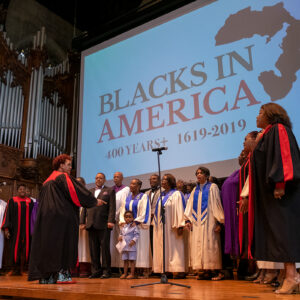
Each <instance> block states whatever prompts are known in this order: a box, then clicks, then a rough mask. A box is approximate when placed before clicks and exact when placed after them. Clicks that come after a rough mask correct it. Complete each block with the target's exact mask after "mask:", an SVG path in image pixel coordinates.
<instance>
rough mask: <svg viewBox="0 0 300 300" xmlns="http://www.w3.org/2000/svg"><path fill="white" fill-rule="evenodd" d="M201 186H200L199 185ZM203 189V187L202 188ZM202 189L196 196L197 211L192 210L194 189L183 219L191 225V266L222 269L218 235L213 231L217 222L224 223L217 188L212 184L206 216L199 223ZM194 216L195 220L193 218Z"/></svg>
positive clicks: (195, 268)
mask: <svg viewBox="0 0 300 300" xmlns="http://www.w3.org/2000/svg"><path fill="white" fill-rule="evenodd" d="M201 186H202V185H201ZM202 188H203V187H202ZM202 188H201V190H200V191H199V195H198V209H197V211H196V212H195V211H194V210H193V200H194V193H195V190H196V187H195V188H194V189H193V191H192V193H191V195H190V197H189V199H188V201H187V206H186V209H185V212H184V217H185V219H186V220H189V221H190V222H191V223H192V224H193V230H192V231H191V236H190V237H191V266H192V268H193V269H194V270H198V269H201V270H209V269H211V270H215V269H222V253H221V239H220V233H216V232H215V231H214V229H215V227H216V226H217V221H218V222H220V223H224V211H223V207H222V204H221V199H220V192H219V188H218V186H217V185H216V184H214V183H212V184H211V186H210V188H209V191H208V202H207V215H206V218H204V221H202V222H201V202H202ZM193 213H194V214H196V216H197V220H196V219H195V217H194V216H193Z"/></svg>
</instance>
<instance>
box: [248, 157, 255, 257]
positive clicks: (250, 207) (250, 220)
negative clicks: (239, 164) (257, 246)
mask: <svg viewBox="0 0 300 300" xmlns="http://www.w3.org/2000/svg"><path fill="white" fill-rule="evenodd" d="M251 158H252V155H251V156H250V160H249V162H250V163H249V175H248V176H249V200H248V201H249V202H248V259H253V256H252V252H251V248H252V242H253V232H254V201H253V193H252V169H251Z"/></svg>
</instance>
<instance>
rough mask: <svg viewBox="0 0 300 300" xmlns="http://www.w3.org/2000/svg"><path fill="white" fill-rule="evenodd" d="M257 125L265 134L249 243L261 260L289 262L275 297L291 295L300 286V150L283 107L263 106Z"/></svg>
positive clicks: (254, 165) (255, 160)
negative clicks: (298, 265)
mask: <svg viewBox="0 0 300 300" xmlns="http://www.w3.org/2000/svg"><path fill="white" fill-rule="evenodd" d="M256 122H257V127H259V128H262V129H263V133H262V136H261V138H260V140H259V141H258V144H257V145H256V147H255V149H254V151H253V154H252V157H251V170H250V176H249V180H250V184H249V187H250V190H251V193H250V194H249V196H250V197H249V202H250V203H249V218H250V219H251V221H252V220H254V221H255V222H254V228H253V227H252V228H250V230H249V235H250V239H249V240H250V241H252V240H253V241H254V252H253V255H254V256H255V257H256V258H257V259H259V260H264V261H274V262H284V266H285V272H286V274H285V279H284V282H283V285H282V287H281V288H280V289H278V290H276V293H278V294H290V293H293V292H294V291H298V290H299V283H300V275H299V274H298V273H297V272H296V265H295V262H299V261H300V226H299V214H300V201H299V199H300V151H299V146H298V144H297V141H296V139H295V136H294V134H293V132H292V125H291V122H290V119H289V117H288V115H287V113H286V111H285V110H284V109H283V108H282V107H281V106H280V105H278V104H276V103H267V104H264V105H262V106H261V109H260V111H259V115H258V116H257V120H256ZM252 217H253V218H252ZM252 224H253V222H252V223H251V225H252ZM252 237H253V239H252Z"/></svg>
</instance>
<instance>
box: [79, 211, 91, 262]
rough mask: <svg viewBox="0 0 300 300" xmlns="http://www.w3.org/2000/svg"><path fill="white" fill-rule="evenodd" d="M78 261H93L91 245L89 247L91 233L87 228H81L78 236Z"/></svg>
mask: <svg viewBox="0 0 300 300" xmlns="http://www.w3.org/2000/svg"><path fill="white" fill-rule="evenodd" d="M82 209H83V208H82V207H80V214H81V213H82ZM78 261H79V262H80V263H81V262H84V263H86V262H88V263H90V262H91V255H90V247H89V235H88V232H87V231H86V230H85V229H80V228H79V237H78Z"/></svg>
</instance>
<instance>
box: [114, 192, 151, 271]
mask: <svg viewBox="0 0 300 300" xmlns="http://www.w3.org/2000/svg"><path fill="white" fill-rule="evenodd" d="M139 195H140V196H139ZM139 195H138V196H137V197H139V198H140V199H139V200H138V202H137V207H136V217H135V219H134V221H135V222H139V223H140V224H139V225H138V227H139V230H140V237H139V239H138V241H137V258H136V267H137V268H151V266H152V256H151V248H150V232H149V228H150V219H151V207H150V201H149V197H148V195H146V194H143V193H140V194H139ZM131 197H132V196H131V194H129V196H128V199H129V198H130V199H131ZM136 199H137V198H136ZM134 201H136V200H133V199H131V200H130V201H128V203H127V205H128V208H129V210H131V211H134V210H135V208H134ZM126 202H127V200H125V201H124V202H123V204H122V206H121V209H120V224H124V223H125V220H124V213H125V211H126Z"/></svg>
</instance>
